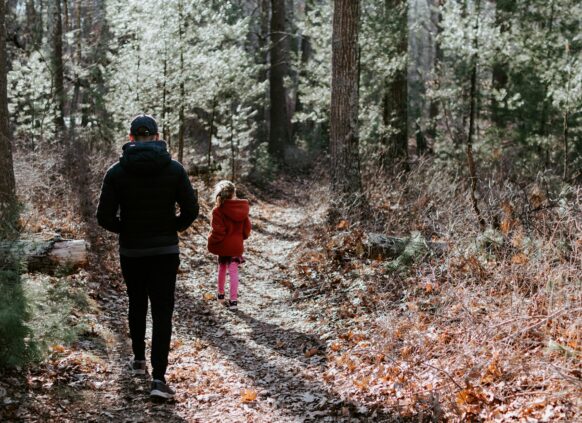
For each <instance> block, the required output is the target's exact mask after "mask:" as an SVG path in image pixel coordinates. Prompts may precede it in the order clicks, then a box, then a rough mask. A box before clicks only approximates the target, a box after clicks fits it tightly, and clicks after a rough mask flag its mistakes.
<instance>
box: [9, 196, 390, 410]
mask: <svg viewBox="0 0 582 423" xmlns="http://www.w3.org/2000/svg"><path fill="white" fill-rule="evenodd" d="M303 188H304V187H303ZM293 189H294V188H291V189H290V190H289V189H288V191H289V192H286V193H283V195H281V196H280V197H281V198H284V200H282V199H280V200H269V201H260V200H256V201H253V202H252V210H251V217H252V220H253V225H254V230H253V233H252V235H251V238H250V239H249V241H248V242H247V247H246V259H247V261H246V263H245V264H244V265H243V266H242V268H241V270H240V277H241V284H240V288H239V309H238V311H237V312H231V311H229V310H228V309H226V308H225V307H224V306H222V305H220V304H219V303H218V302H216V300H215V299H214V294H215V290H216V286H215V279H216V259H215V257H214V256H212V255H210V254H209V253H207V252H206V240H205V234H206V232H207V230H208V222H205V221H204V220H203V219H202V220H199V221H198V222H197V223H196V224H195V230H194V231H193V232H192V233H191V235H190V236H187V237H184V239H183V240H182V241H183V245H182V247H181V250H182V254H181V257H182V264H181V271H180V273H179V275H178V284H177V291H176V309H175V314H174V332H173V333H174V334H173V341H172V350H171V352H170V367H169V373H168V381H169V383H170V384H171V385H172V386H173V387H174V388H175V389H176V391H177V397H176V399H175V401H172V402H169V403H159V402H155V401H152V400H150V398H149V378H141V379H140V378H133V377H131V376H130V375H128V373H127V370H126V363H127V361H128V359H129V357H130V356H131V348H130V345H129V339H128V336H127V325H126V323H125V322H126V312H127V299H126V296H125V294H124V293H123V291H122V289H117V290H114V289H107V290H104V291H103V292H102V294H100V303H101V310H102V311H101V314H100V315H99V316H98V324H99V326H100V327H101V328H107V330H108V331H110V334H111V335H110V336H109V337H107V336H105V337H103V336H95V337H91V336H89V337H87V338H86V339H82V340H80V341H79V342H78V343H77V345H76V347H75V349H76V350H77V351H79V350H81V351H85V352H86V353H88V354H90V355H91V356H93V357H97V361H96V362H95V360H93V361H92V362H91V364H86V365H85V367H88V368H89V367H92V368H91V370H89V369H87V370H83V366H81V367H80V368H78V367H74V366H78V364H74V365H71V364H67V360H69V359H67V358H64V359H59V358H57V359H55V360H54V361H52V362H50V364H49V367H50V366H53V365H54V366H57V365H58V366H64V367H63V369H64V368H65V367H66V366H69V367H67V368H68V369H69V370H71V368H72V370H71V373H72V374H74V375H73V382H72V383H71V382H69V383H68V385H66V386H64V389H63V390H61V391H59V390H56V391H55V390H54V389H53V390H52V391H51V392H52V393H51V395H50V396H47V395H45V396H42V395H38V393H37V392H29V394H28V398H27V399H26V400H25V401H27V405H26V406H25V408H26V409H22V412H21V414H20V415H21V416H26V417H28V418H25V419H24V420H27V421H29V420H37V419H38V418H40V420H38V421H42V420H43V419H44V418H45V417H46V418H48V417H50V418H51V419H52V420H55V421H72V422H77V421H98V422H151V421H160V422H161V421H163V422H326V421H328V422H331V421H334V422H335V421H346V422H347V421H350V422H357V421H395V419H394V418H393V417H392V416H389V415H383V414H381V413H380V412H379V411H372V410H368V409H367V408H366V407H364V406H361V405H359V404H358V403H354V402H351V401H350V400H349V398H342V397H341V396H340V395H339V394H338V393H337V392H334V391H333V389H331V388H330V386H329V385H328V384H327V383H326V381H325V379H324V372H325V370H326V368H327V363H326V343H327V342H326V341H327V340H328V339H332V337H333V336H335V334H333V331H332V330H331V329H330V328H329V327H326V325H325V324H323V323H322V322H321V321H320V320H318V319H317V317H316V316H318V315H321V308H322V307H325V306H326V305H325V304H322V303H318V302H316V301H305V299H304V298H302V295H303V294H302V293H300V292H299V291H296V290H294V289H289V288H290V287H291V288H292V287H293V285H292V282H293V281H294V272H295V266H294V259H295V255H296V254H297V253H298V249H297V247H298V246H299V245H300V242H301V240H302V239H303V238H304V236H305V234H306V233H307V232H309V231H314V230H318V228H321V227H322V226H321V225H318V224H317V222H318V221H320V220H321V219H322V215H321V212H319V211H318V210H317V207H318V206H317V205H309V206H307V205H306V203H308V202H306V201H305V200H302V199H298V197H296V196H294V194H293ZM302 192H305V190H303V189H302ZM300 200H301V201H300ZM103 277H105V278H107V277H109V280H111V281H113V285H115V284H117V285H118V287H120V288H122V287H123V284H122V282H121V281H120V279H119V278H120V276H119V275H118V274H113V275H109V276H107V275H105V276H103ZM118 279H119V280H118ZM227 287H228V285H227ZM148 324H149V322H148ZM150 337H151V327H150V328H148V339H149V338H150ZM73 355H74V354H73ZM73 355H70V356H69V357H72V356H73ZM59 360H60V361H59ZM81 361H82V360H81ZM78 362H79V360H78V359H77V360H76V361H74V363H78ZM69 363H71V362H70V361H69ZM96 363H97V364H96ZM71 366H73V367H71ZM45 371H46V369H45ZM77 379H78V382H79V383H78V384H77ZM76 386H78V388H75V387H76ZM70 387H73V388H70ZM255 396H256V398H255ZM45 402H46V404H49V403H51V404H55V403H56V404H58V406H56V407H55V406H51V407H48V406H45ZM40 416H44V417H40ZM34 417H37V419H35V418H34Z"/></svg>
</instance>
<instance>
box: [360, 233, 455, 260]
mask: <svg viewBox="0 0 582 423" xmlns="http://www.w3.org/2000/svg"><path fill="white" fill-rule="evenodd" d="M411 240H412V241H413V242H416V243H418V242H419V240H420V242H422V243H423V244H424V245H425V246H426V248H427V249H428V250H430V251H432V252H434V253H435V254H443V253H444V252H446V251H447V250H448V249H449V244H448V242H446V241H429V240H427V239H424V238H422V236H421V235H420V234H419V233H414V234H412V235H411V236H407V237H398V236H390V235H384V234H378V233H369V234H368V235H367V239H366V241H365V243H364V245H365V253H366V256H367V257H370V258H374V259H382V260H384V259H395V258H397V257H399V256H400V255H402V253H404V250H406V247H407V246H408V245H409V244H410V243H411Z"/></svg>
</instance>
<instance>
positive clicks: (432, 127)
mask: <svg viewBox="0 0 582 423" xmlns="http://www.w3.org/2000/svg"><path fill="white" fill-rule="evenodd" d="M441 2H442V0H429V5H430V19H431V22H432V26H433V28H434V31H435V32H434V36H432V37H431V39H432V42H433V44H434V47H433V46H431V47H430V48H431V49H432V48H434V56H433V62H432V85H433V87H434V89H435V90H436V89H438V87H439V85H440V80H441V63H442V62H443V50H442V48H441V44H440V40H439V35H440V33H441V31H442V26H441V22H442V20H443V16H442V13H441V11H440V7H441ZM438 115H439V102H438V100H437V99H434V98H431V99H430V104H429V107H428V117H429V122H428V128H427V131H426V134H427V137H428V139H429V140H430V142H431V144H432V146H434V143H435V141H436V137H437V118H438ZM427 152H431V151H430V148H429V147H428V146H427Z"/></svg>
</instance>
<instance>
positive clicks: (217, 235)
mask: <svg viewBox="0 0 582 423" xmlns="http://www.w3.org/2000/svg"><path fill="white" fill-rule="evenodd" d="M211 225H212V230H211V231H210V235H208V244H218V243H219V242H221V241H222V240H223V239H224V238H225V237H226V227H225V225H224V220H223V219H222V216H221V215H220V213H219V212H218V209H214V210H213V211H212V222H211Z"/></svg>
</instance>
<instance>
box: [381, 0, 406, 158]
mask: <svg viewBox="0 0 582 423" xmlns="http://www.w3.org/2000/svg"><path fill="white" fill-rule="evenodd" d="M407 3H408V2H407V0H385V3H384V14H385V16H386V19H387V20H389V19H396V25H395V28H396V30H397V33H398V40H399V42H398V48H397V53H398V55H399V56H404V57H406V53H407V50H408V13H407V11H408V7H407ZM406 63H407V61H404V64H403V65H402V66H401V67H400V68H399V69H397V70H396V74H395V75H394V77H393V78H392V79H391V80H390V81H387V82H386V88H385V91H384V98H383V120H384V125H387V126H388V125H390V126H392V127H393V128H394V129H395V130H394V131H393V132H392V134H391V135H390V136H389V137H388V140H387V142H388V152H389V154H390V156H392V157H399V158H406V156H407V152H408V66H407V65H406Z"/></svg>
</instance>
